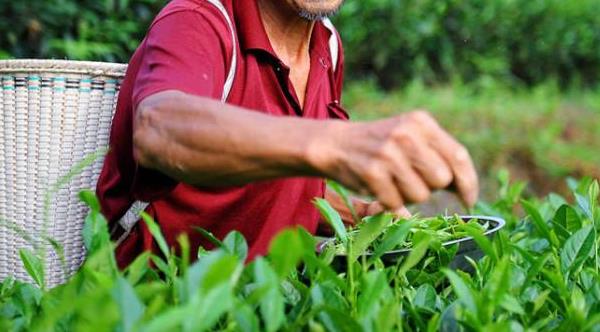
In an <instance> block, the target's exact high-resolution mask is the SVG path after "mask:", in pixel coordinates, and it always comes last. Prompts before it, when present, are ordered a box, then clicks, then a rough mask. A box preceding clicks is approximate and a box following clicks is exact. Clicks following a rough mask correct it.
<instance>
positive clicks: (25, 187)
mask: <svg viewBox="0 0 600 332" xmlns="http://www.w3.org/2000/svg"><path fill="white" fill-rule="evenodd" d="M125 69H126V65H122V64H109V63H96V62H77V61H51V60H7V61H0V77H1V82H2V87H1V90H0V119H1V120H0V121H1V122H0V280H2V279H4V278H6V277H8V276H13V277H15V278H16V279H19V280H31V279H30V278H29V276H28V275H27V273H26V272H25V270H24V268H23V264H22V262H21V259H20V258H19V249H20V248H32V245H31V242H32V241H35V242H34V243H37V244H38V245H43V246H46V248H47V250H46V251H47V257H46V264H45V266H46V284H47V285H49V286H53V285H57V284H60V283H61V282H63V281H64V280H65V278H66V277H67V276H66V275H65V273H64V271H63V269H62V267H61V263H60V259H59V257H58V255H57V254H56V253H55V252H54V250H52V248H51V247H50V246H49V245H48V244H47V242H44V241H43V240H42V239H41V237H42V235H43V234H44V228H45V227H46V231H47V233H46V234H47V235H48V236H49V237H50V238H53V239H55V240H56V241H58V242H59V243H60V244H62V246H63V247H64V255H65V258H66V272H67V275H70V274H72V273H74V272H75V271H76V270H77V268H78V267H79V266H80V264H81V262H82V261H83V259H84V256H85V250H84V247H83V244H82V236H81V232H82V226H83V221H84V218H85V215H86V213H87V210H86V208H85V206H83V205H82V204H81V203H79V200H78V196H77V194H78V192H79V191H80V190H81V189H93V188H94V187H95V185H96V180H97V178H98V175H99V172H100V169H101V166H102V160H101V158H100V159H99V160H96V161H95V162H94V163H93V165H92V166H90V167H86V168H85V169H84V170H83V171H82V172H80V173H79V174H78V175H76V176H75V177H74V178H72V179H71V181H70V182H69V183H68V184H67V185H66V186H64V187H63V188H62V189H60V190H58V192H56V194H55V195H53V196H52V199H51V201H50V205H49V209H47V212H48V224H47V225H46V226H44V224H45V223H44V212H45V208H44V197H45V195H46V193H47V192H48V190H49V188H50V187H51V186H52V185H54V184H55V183H56V181H57V180H58V179H59V178H60V177H62V176H64V175H65V174H67V173H68V172H69V171H70V170H71V169H72V167H73V166H74V165H75V164H77V163H78V162H80V161H82V160H83V159H84V158H85V157H86V156H89V155H90V154H93V153H94V152H97V151H98V150H101V149H103V148H105V147H106V146H107V145H108V137H109V132H110V126H111V121H112V116H113V114H114V109H115V105H116V97H117V92H118V90H119V85H120V82H121V80H122V78H123V76H124V74H125ZM15 229H21V230H24V231H26V232H27V234H28V235H29V236H30V237H31V238H30V239H29V240H26V239H24V236H23V234H19V232H18V231H16V230H15Z"/></svg>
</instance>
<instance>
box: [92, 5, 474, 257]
mask: <svg viewBox="0 0 600 332" xmlns="http://www.w3.org/2000/svg"><path fill="white" fill-rule="evenodd" d="M221 2H222V4H223V6H224V10H225V11H226V15H223V12H221V10H219V8H218V6H215V4H214V3H211V2H209V1H207V0H173V1H172V2H170V3H169V4H168V5H167V6H166V7H165V9H164V10H163V11H162V12H161V13H160V14H159V15H158V17H157V18H156V19H155V21H154V22H153V24H152V26H151V27H150V29H149V31H148V34H147V36H146V38H145V39H144V41H143V42H142V43H141V45H140V47H139V48H138V50H137V51H136V53H135V54H134V56H133V58H132V59H131V61H130V65H129V68H128V71H127V74H126V78H125V80H124V82H123V84H122V87H121V92H120V96H119V101H118V106H117V112H116V115H115V118H114V121H113V128H112V132H111V141H110V147H111V149H110V152H109V154H108V155H107V158H106V160H105V164H104V168H103V171H102V174H101V176H100V179H99V181H98V187H97V193H98V197H99V198H100V201H101V204H102V210H103V212H104V214H105V215H106V216H107V218H108V220H109V221H110V223H111V225H113V226H114V225H115V224H116V223H117V221H118V220H119V219H120V218H121V217H122V216H123V215H124V214H125V212H126V211H127V210H128V209H129V207H130V205H131V204H132V202H134V201H144V202H150V204H149V205H148V207H147V208H146V212H148V213H149V214H150V215H151V216H152V217H153V218H154V219H155V220H156V221H157V223H159V225H160V227H161V229H162V231H163V233H164V234H165V237H166V240H167V242H168V243H169V245H171V246H175V245H176V243H177V240H176V239H177V237H178V236H179V235H180V234H182V233H186V234H188V235H189V236H190V239H191V242H192V245H193V246H198V245H207V243H206V242H205V241H204V239H203V238H202V236H201V235H199V233H198V232H197V231H196V230H195V227H201V228H205V229H207V230H209V231H211V232H213V233H214V234H215V235H216V236H217V237H223V236H225V235H226V234H227V233H228V232H230V231H231V230H238V231H240V232H241V233H242V234H244V236H245V237H246V238H247V240H248V242H249V245H250V252H249V256H250V259H252V258H253V257H255V256H256V255H261V254H264V253H265V252H266V251H267V250H268V246H269V242H270V240H271V239H272V238H273V237H274V236H275V235H276V234H277V233H278V232H279V231H280V230H282V229H284V228H287V227H292V226H302V227H304V228H306V229H307V230H308V231H310V232H315V231H316V229H317V226H318V222H319V214H318V212H317V211H316V209H315V208H314V207H313V206H312V203H311V201H312V199H313V198H314V197H326V199H328V200H330V201H331V202H332V204H333V205H334V206H335V207H336V208H338V209H339V210H341V213H342V214H343V215H345V216H347V215H348V212H347V211H344V207H343V204H341V200H340V198H339V197H336V196H335V195H334V194H332V193H331V192H329V191H327V190H326V188H325V183H324V180H323V179H324V178H330V179H334V180H336V181H338V182H340V183H342V184H343V185H345V186H347V187H349V188H351V189H354V190H356V191H358V192H361V193H369V194H371V195H373V196H374V197H375V198H376V199H377V201H376V202H375V203H367V202H364V201H360V200H355V204H356V207H357V210H358V211H359V213H360V214H361V215H363V216H364V215H367V214H372V213H377V212H380V211H381V210H382V209H383V208H385V209H387V210H390V211H394V212H396V213H398V214H401V215H406V214H407V213H408V212H407V210H406V209H405V208H404V204H405V203H410V202H422V201H424V200H426V199H427V198H428V197H429V195H430V193H431V191H432V190H435V189H442V188H446V187H448V186H450V185H451V184H453V185H454V186H455V188H456V190H457V191H458V193H459V194H460V196H461V197H462V199H463V200H464V201H465V203H467V204H469V205H471V204H473V203H474V202H475V200H476V198H477V192H478V188H477V176H476V174H475V170H474V168H473V165H472V162H471V159H470V157H469V154H468V152H467V151H466V150H465V148H464V147H463V146H461V145H460V144H459V143H457V142H456V140H454V139H453V138H452V137H451V136H450V135H449V134H448V133H446V132H445V131H444V130H442V129H441V128H440V127H439V125H438V124H437V123H436V121H435V120H434V119H433V118H432V117H431V116H429V115H428V114H427V113H425V112H420V111H419V112H412V113H408V114H403V115H399V116H396V117H393V118H390V119H385V120H380V121H375V122H355V123H351V122H347V121H343V120H345V119H347V115H346V113H345V112H344V110H343V109H342V108H341V106H340V103H339V101H340V97H341V91H342V78H343V76H342V75H343V54H342V52H339V59H337V61H336V59H334V55H333V54H334V52H332V48H335V46H336V45H335V44H333V45H330V44H329V41H330V40H331V39H330V37H331V34H332V33H335V32H332V31H331V30H329V29H328V28H327V27H325V25H324V24H323V22H322V21H321V19H322V18H324V17H325V16H327V15H330V14H332V13H334V12H336V11H337V9H338V8H339V7H340V6H341V3H342V2H343V0H223V1H221ZM228 20H230V22H228ZM229 24H231V26H229ZM232 29H233V30H232ZM232 32H233V34H232ZM334 37H335V38H337V36H334ZM336 40H337V39H334V41H336ZM338 43H339V41H338ZM337 47H340V49H341V44H338V45H337ZM382 47H384V45H382ZM234 55H236V56H235V57H234ZM234 58H235V59H236V60H235V61H233V59H234ZM234 62H235V63H234ZM231 68H234V69H233V70H234V71H235V78H234V80H233V85H232V86H231V90H230V91H229V92H228V94H227V98H226V103H223V102H221V101H219V99H220V98H221V96H223V95H224V89H225V88H224V87H225V86H226V81H227V78H228V77H229V76H228V72H229V70H231ZM346 219H348V218H346ZM144 250H156V246H155V245H154V243H153V240H152V236H151V234H150V232H149V231H148V229H147V227H146V225H145V224H144V223H137V224H136V225H135V227H134V228H133V229H132V230H131V233H130V234H129V235H128V236H127V237H126V238H125V240H124V241H123V242H122V243H121V244H120V245H119V246H118V248H117V259H118V262H119V265H120V266H121V267H124V266H126V265H127V264H128V263H129V262H131V261H132V259H134V258H135V256H136V255H138V254H139V253H141V252H142V251H144Z"/></svg>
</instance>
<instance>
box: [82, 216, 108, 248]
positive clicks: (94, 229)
mask: <svg viewBox="0 0 600 332" xmlns="http://www.w3.org/2000/svg"><path fill="white" fill-rule="evenodd" d="M82 236H83V244H84V245H85V248H86V250H87V253H88V255H91V254H93V253H94V252H96V251H98V250H100V249H102V247H104V246H107V245H109V244H110V234H109V232H108V223H107V221H106V219H105V218H104V216H103V215H101V214H100V213H98V212H96V211H94V210H91V211H90V212H89V213H88V215H87V216H86V218H85V221H84V223H83V231H82Z"/></svg>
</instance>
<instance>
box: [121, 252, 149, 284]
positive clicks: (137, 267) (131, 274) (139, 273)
mask: <svg viewBox="0 0 600 332" xmlns="http://www.w3.org/2000/svg"><path fill="white" fill-rule="evenodd" d="M150 255H151V253H150V252H149V251H145V252H143V253H142V254H140V255H139V256H137V257H136V258H135V260H134V261H133V262H132V263H131V264H129V266H127V268H126V269H125V275H126V276H127V281H128V282H129V283H130V284H132V285H135V284H137V283H138V282H139V281H140V280H141V279H142V278H143V277H144V275H146V273H147V272H148V270H149V269H150V264H149V260H150Z"/></svg>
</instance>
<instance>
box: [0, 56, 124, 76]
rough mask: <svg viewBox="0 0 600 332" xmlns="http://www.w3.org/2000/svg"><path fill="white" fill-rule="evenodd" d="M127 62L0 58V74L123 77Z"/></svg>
mask: <svg viewBox="0 0 600 332" xmlns="http://www.w3.org/2000/svg"><path fill="white" fill-rule="evenodd" d="M126 69H127V64H124V63H112V62H97V61H75V60H49V59H11V60H0V74H8V73H40V74H42V73H55V74H58V73H60V74H83V75H92V76H111V77H124V76H125V71H126Z"/></svg>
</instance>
